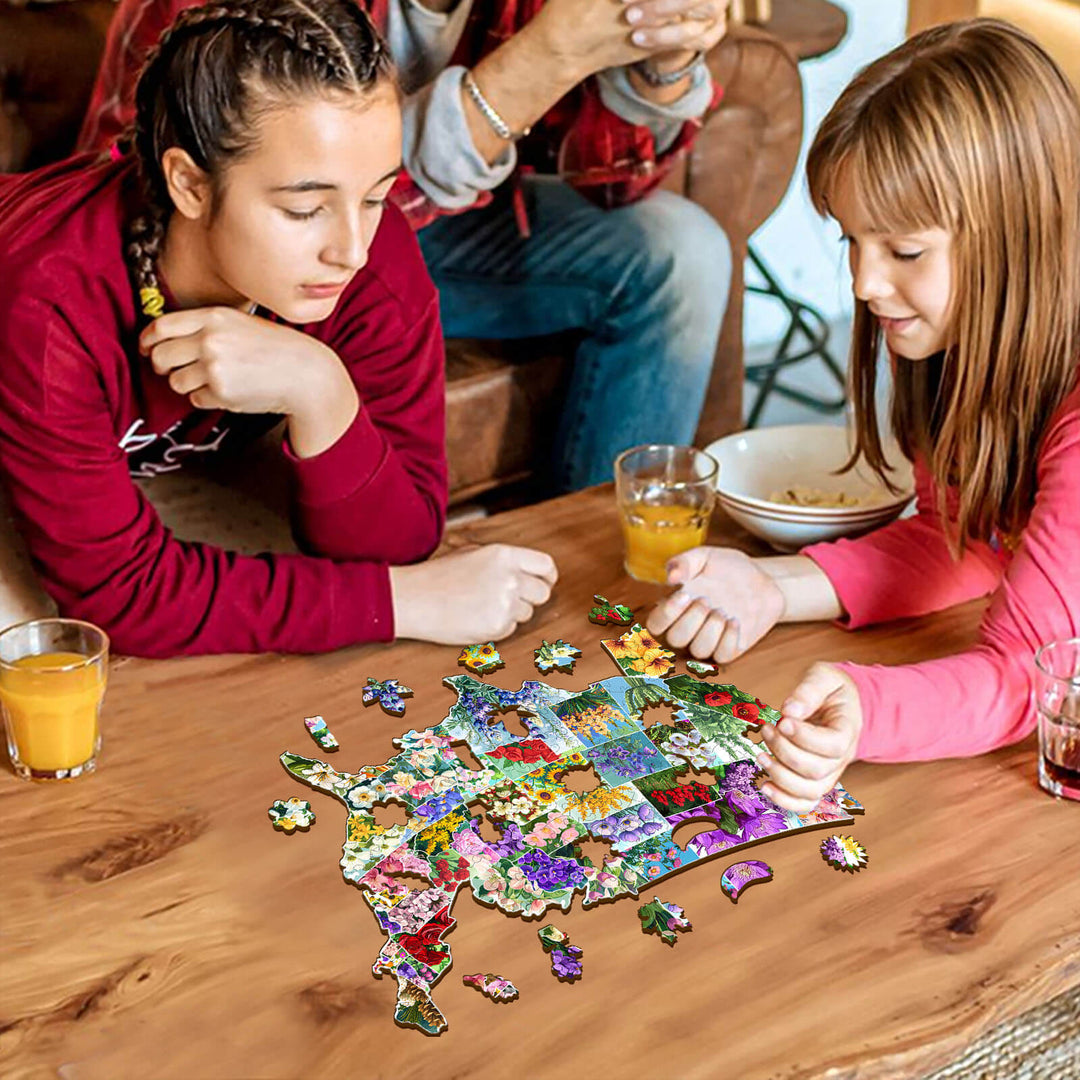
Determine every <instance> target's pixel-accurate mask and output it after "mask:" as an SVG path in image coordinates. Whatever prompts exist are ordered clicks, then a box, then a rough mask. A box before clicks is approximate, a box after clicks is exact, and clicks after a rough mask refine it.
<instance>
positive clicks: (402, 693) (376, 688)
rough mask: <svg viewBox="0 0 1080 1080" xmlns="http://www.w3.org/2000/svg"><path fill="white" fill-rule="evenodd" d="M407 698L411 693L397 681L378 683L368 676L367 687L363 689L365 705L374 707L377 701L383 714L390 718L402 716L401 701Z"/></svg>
mask: <svg viewBox="0 0 1080 1080" xmlns="http://www.w3.org/2000/svg"><path fill="white" fill-rule="evenodd" d="M407 697H412V691H411V690H410V689H409V688H408V687H407V686H402V685H401V683H399V682H398V681H397V679H387V680H386V681H385V682H379V680H378V679H373V678H372V677H371V676H370V675H369V676H368V681H367V686H365V687H364V704H365V705H374V704H375V702H376V701H377V702H378V703H379V704H380V705H381V706H382V707H383V712H387V713H389V714H390V715H391V716H404V714H405V702H404V700H403V699H404V698H407Z"/></svg>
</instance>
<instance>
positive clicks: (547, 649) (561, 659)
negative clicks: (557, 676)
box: [533, 638, 581, 674]
mask: <svg viewBox="0 0 1080 1080" xmlns="http://www.w3.org/2000/svg"><path fill="white" fill-rule="evenodd" d="M580 655H581V650H580V649H579V648H578V647H577V646H576V645H570V644H568V643H567V642H565V641H563V640H562V638H559V640H558V641H556V642H554V643H552V642H550V641H548V640H547V639H545V640H544V641H543V642H542V643H541V645H540V648H539V649H537V650H536V651H535V652H534V653H533V657H534V662H535V663H536V666H537V668H538V669H539V670H540V671H542V672H544V674H547V673H548V672H549V671H550V670H551V669H552V668H558V669H559V671H565V672H571V671H573V670H574V661H575V660H577V658H578V657H579V656H580Z"/></svg>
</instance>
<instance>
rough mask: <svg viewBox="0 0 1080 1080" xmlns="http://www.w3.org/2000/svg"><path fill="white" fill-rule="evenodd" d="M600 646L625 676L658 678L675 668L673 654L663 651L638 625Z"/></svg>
mask: <svg viewBox="0 0 1080 1080" xmlns="http://www.w3.org/2000/svg"><path fill="white" fill-rule="evenodd" d="M600 644H601V645H603V647H604V649H605V651H606V652H607V653H608V655H609V656H610V657H611V658H612V660H614V661H615V663H616V664H618V666H619V669H620V670H621V671H623V672H625V673H626V674H627V675H653V676H656V677H657V678H659V677H661V676H664V675H667V674H668V672H669V671H671V669H672V668H673V667H674V666H675V654H674V653H673V652H671V651H670V650H668V649H665V648H664V647H663V646H662V645H661V644H660V642H659V641H657V640H656V638H654V637H653V636H652V634H650V633H649V632H648V631H647V630H646V629H645V628H644V627H643V626H642V625H641V624H640V623H634V625H633V626H631V627H630V629H629V630H627V631H626V633H625V634H623V635H622V636H621V637H617V638H611V639H609V640H607V641H601V642H600Z"/></svg>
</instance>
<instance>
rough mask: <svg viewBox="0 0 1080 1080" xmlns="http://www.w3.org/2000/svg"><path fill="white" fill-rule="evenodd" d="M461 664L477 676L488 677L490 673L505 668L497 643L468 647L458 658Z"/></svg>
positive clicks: (491, 642) (490, 642)
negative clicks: (496, 646)
mask: <svg viewBox="0 0 1080 1080" xmlns="http://www.w3.org/2000/svg"><path fill="white" fill-rule="evenodd" d="M457 662H458V663H459V664H463V665H464V666H465V667H467V668H468V669H469V670H470V671H475V672H476V674H477V675H487V674H488V672H490V671H494V670H495V669H496V668H501V667H502V666H503V658H502V657H501V656H500V655H499V650H498V649H496V648H495V642H494V641H489V642H487V643H486V644H484V645H466V646H465V648H464V649H462V650H461V655H460V656H459V657H458V658H457Z"/></svg>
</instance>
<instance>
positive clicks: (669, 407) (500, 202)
mask: <svg viewBox="0 0 1080 1080" xmlns="http://www.w3.org/2000/svg"><path fill="white" fill-rule="evenodd" d="M523 184H524V193H525V198H526V204H527V205H528V207H529V221H530V224H531V227H532V236H531V237H530V238H528V239H524V238H522V237H521V236H520V235H519V234H518V230H517V225H516V221H515V218H514V214H513V210H512V205H511V198H510V194H509V191H508V190H506V189H503V190H500V191H499V192H497V193H496V198H495V201H494V202H493V203H492V204H491V205H490V206H487V207H484V208H483V209H480V210H471V211H468V212H467V213H464V214H460V215H457V216H453V217H443V218H440V219H439V220H437V221H435V222H433V223H432V224H431V225H429V226H427V228H425V229H422V230H421V231H420V234H419V237H420V246H421V248H422V249H423V253H424V260H425V262H426V263H427V266H428V269H429V271H430V272H431V276H432V278H433V279H434V281H435V284H436V285H437V286H438V289H439V294H440V302H441V307H442V321H443V328H444V330H445V333H446V336H447V337H474V338H489V339H506V338H523V337H534V336H538V335H543V334H552V333H557V332H561V331H566V330H579V331H582V332H583V337H582V339H581V341H580V344H579V345H578V348H577V352H576V354H575V357H574V364H573V372H572V375H571V379H570V387H569V393H568V396H567V400H566V402H565V404H564V407H563V412H562V416H561V418H560V421H559V427H558V430H557V432H556V433H555V450H554V453H555V462H554V474H553V475H554V483H555V487H556V488H557V489H558V490H562V491H573V490H576V489H577V488H581V487H585V486H587V485H589V484H598V483H601V482H603V481H605V480H610V479H611V478H612V462H613V461H614V459H615V457H616V455H617V454H619V453H620V452H621V451H623V450H625V449H627V448H628V447H631V446H636V445H638V444H639V443H649V442H656V443H684V444H685V443H690V442H692V441H693V438H694V432H695V431H696V429H697V423H698V418H699V416H700V414H701V407H702V404H703V403H704V400H705V391H706V388H707V386H708V382H709V374H710V371H711V368H712V362H713V355H714V353H715V351H716V342H717V338H718V336H719V334H720V323H721V321H722V320H723V317H724V311H725V309H726V307H727V298H728V289H729V287H730V284H731V248H730V245H729V244H728V240H727V237H726V236H725V234H724V232H723V230H722V229H721V228H720V226H719V225H718V224H717V223H716V221H715V220H714V219H713V218H712V216H711V215H710V214H708V213H707V212H706V211H705V210H702V209H701V207H699V206H697V205H695V204H694V203H692V202H690V201H689V200H687V199H684V198H682V197H681V196H678V195H674V194H672V193H670V192H667V191H657V192H654V193H653V194H651V195H649V196H648V197H647V198H645V199H644V200H642V201H641V202H637V203H634V204H632V205H630V206H623V207H619V208H618V209H615V210H603V209H601V208H599V207H597V206H595V205H593V204H592V203H590V202H589V201H588V200H587V199H585V198H583V197H582V196H581V195H579V194H578V193H577V192H576V191H574V190H573V189H572V188H571V187H569V185H567V184H564V183H563V182H562V181H560V180H557V179H554V178H551V177H527V178H525V180H524V181H523Z"/></svg>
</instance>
